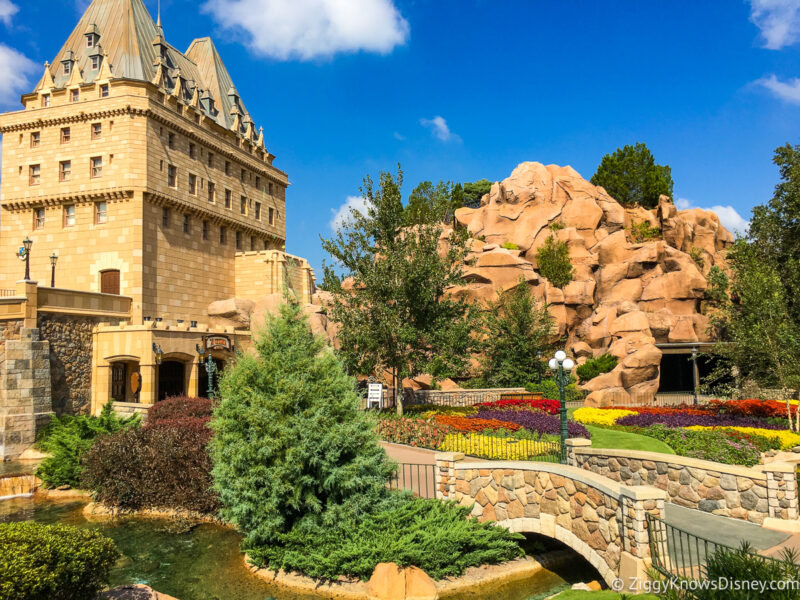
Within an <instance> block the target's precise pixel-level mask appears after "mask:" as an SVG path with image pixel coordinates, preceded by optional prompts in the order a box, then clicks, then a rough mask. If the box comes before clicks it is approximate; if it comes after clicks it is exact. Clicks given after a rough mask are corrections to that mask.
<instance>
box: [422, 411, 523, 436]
mask: <svg viewBox="0 0 800 600" xmlns="http://www.w3.org/2000/svg"><path fill="white" fill-rule="evenodd" d="M435 420H436V422H437V423H439V424H440V425H446V426H447V427H452V428H453V429H454V430H456V431H459V432H461V433H473V432H474V433H480V432H482V431H486V430H492V429H507V430H508V431H519V430H520V429H522V425H518V424H516V423H510V422H508V421H500V420H498V419H482V418H475V417H458V416H454V415H436V417H435Z"/></svg>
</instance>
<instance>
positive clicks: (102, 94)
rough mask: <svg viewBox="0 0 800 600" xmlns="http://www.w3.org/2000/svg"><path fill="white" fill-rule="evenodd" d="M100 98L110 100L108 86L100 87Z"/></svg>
mask: <svg viewBox="0 0 800 600" xmlns="http://www.w3.org/2000/svg"><path fill="white" fill-rule="evenodd" d="M100 97H101V98H108V84H104V85H101V86H100Z"/></svg>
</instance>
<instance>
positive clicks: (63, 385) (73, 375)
mask: <svg viewBox="0 0 800 600" xmlns="http://www.w3.org/2000/svg"><path fill="white" fill-rule="evenodd" d="M99 320H100V319H99V317H86V316H71V315H55V314H39V318H38V325H39V331H40V335H41V338H42V339H44V340H47V341H48V342H50V381H51V388H52V394H53V411H55V413H56V414H57V415H63V414H69V415H78V414H87V413H88V412H89V410H90V407H91V398H92V329H93V328H94V326H95V325H97V323H98V321H99ZM102 321H103V322H109V321H110V324H112V325H116V324H118V321H119V319H107V318H104V319H102Z"/></svg>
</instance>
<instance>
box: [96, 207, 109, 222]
mask: <svg viewBox="0 0 800 600" xmlns="http://www.w3.org/2000/svg"><path fill="white" fill-rule="evenodd" d="M107 220H108V204H106V203H105V202H98V203H97V204H95V205H94V222H95V223H96V224H97V225H103V224H104V223H105V222H106V221H107Z"/></svg>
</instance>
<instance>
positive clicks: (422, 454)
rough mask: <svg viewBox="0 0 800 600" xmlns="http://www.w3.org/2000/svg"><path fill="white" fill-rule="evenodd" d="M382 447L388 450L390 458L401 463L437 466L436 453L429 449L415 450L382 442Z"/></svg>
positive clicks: (410, 447)
mask: <svg viewBox="0 0 800 600" xmlns="http://www.w3.org/2000/svg"><path fill="white" fill-rule="evenodd" d="M381 446H383V448H384V449H385V450H386V454H388V455H389V458H391V459H392V460H395V461H397V462H399V463H410V464H414V465H435V464H436V458H435V456H436V451H435V450H428V449H427V448H413V447H412V446H404V445H403V444H390V443H389V442H381Z"/></svg>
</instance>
